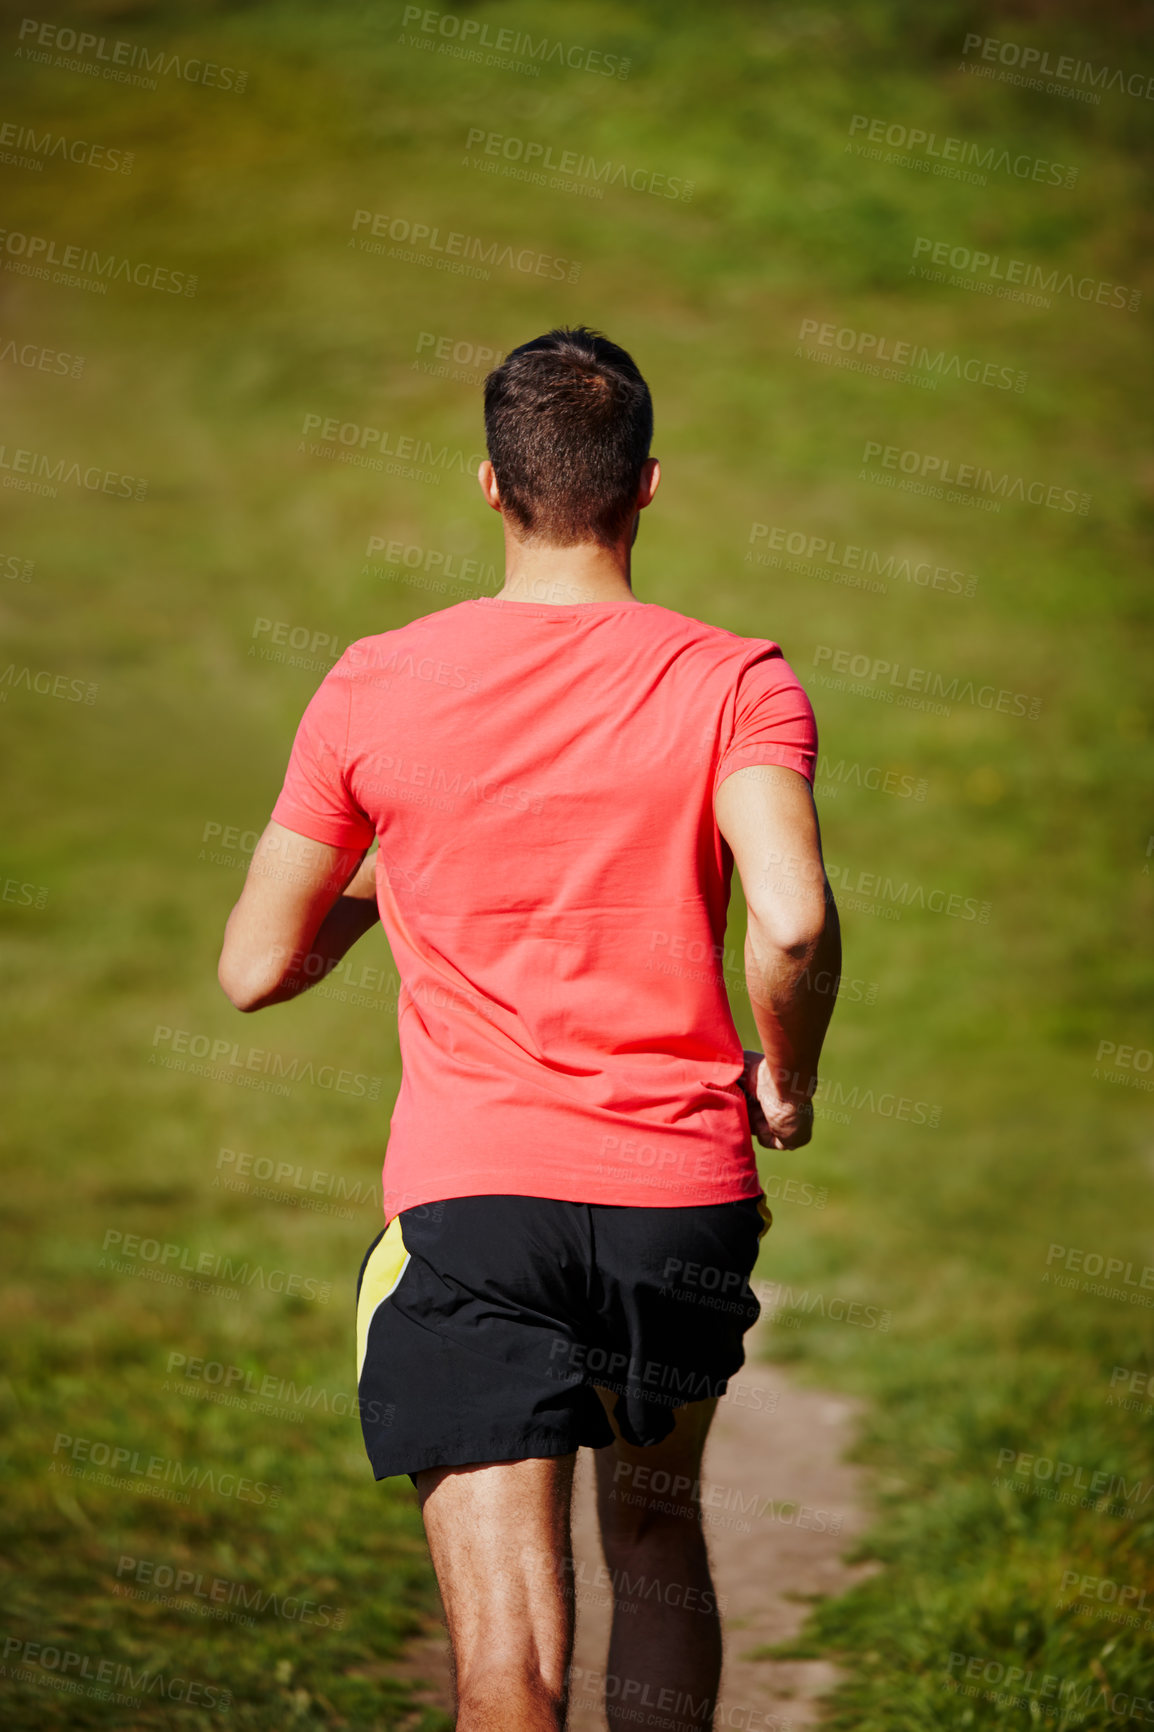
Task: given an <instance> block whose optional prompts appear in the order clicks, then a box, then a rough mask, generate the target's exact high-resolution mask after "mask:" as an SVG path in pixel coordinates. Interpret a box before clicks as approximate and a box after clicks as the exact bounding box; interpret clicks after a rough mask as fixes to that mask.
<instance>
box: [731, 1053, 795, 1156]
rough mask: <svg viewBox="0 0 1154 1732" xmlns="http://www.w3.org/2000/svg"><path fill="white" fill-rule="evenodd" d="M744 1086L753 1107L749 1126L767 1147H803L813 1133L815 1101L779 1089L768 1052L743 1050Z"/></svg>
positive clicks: (746, 1098)
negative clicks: (768, 1061) (783, 1092)
mask: <svg viewBox="0 0 1154 1732" xmlns="http://www.w3.org/2000/svg"><path fill="white" fill-rule="evenodd" d="M742 1056H743V1058H744V1059H745V1069H744V1070H743V1071H742V1073H741V1087H742V1092H743V1093H744V1095H745V1101H746V1105H747V1106H748V1108H749V1128H750V1130H751V1131H752V1132H753V1135H754V1136H755V1137H756V1138H757V1140H758V1142H759V1143H760V1144H761V1146H762V1148H763V1149H800V1148H803V1147H804V1146H805V1144H806V1143H808V1142H809V1140H810V1138H811V1137H812V1135H813V1104H812V1102H810V1101H808V1100H801V1099H798V1098H796V1097H794V1096H790V1095H783V1094H781V1093H780V1092H779V1090H778V1087H777V1083H776V1080H775V1078H774V1077H773V1075H772V1073H771V1071H770V1068H769V1066H768V1065H767V1064H766V1062H765V1054H764V1053H761V1052H747V1053H743V1054H742Z"/></svg>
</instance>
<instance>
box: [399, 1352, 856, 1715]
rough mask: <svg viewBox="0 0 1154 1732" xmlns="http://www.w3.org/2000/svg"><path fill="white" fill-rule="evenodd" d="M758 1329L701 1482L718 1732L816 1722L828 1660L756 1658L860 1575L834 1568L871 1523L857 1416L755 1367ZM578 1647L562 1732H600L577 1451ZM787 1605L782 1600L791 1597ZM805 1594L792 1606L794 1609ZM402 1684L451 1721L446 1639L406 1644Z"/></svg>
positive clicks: (717, 1425)
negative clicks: (851, 1447) (721, 1643)
mask: <svg viewBox="0 0 1154 1732" xmlns="http://www.w3.org/2000/svg"><path fill="white" fill-rule="evenodd" d="M757 1355H758V1331H756V1330H755V1331H754V1332H753V1333H752V1335H751V1336H749V1337H747V1361H746V1365H745V1367H744V1369H743V1370H742V1371H741V1373H740V1374H739V1375H738V1376H737V1377H736V1378H734V1379H733V1380H732V1382H731V1383H730V1386H729V1394H728V1395H727V1396H726V1397H725V1399H724V1400H723V1401H722V1402H721V1404H720V1406H719V1408H718V1412H717V1417H716V1419H715V1420H714V1422H713V1427H712V1430H711V1432H710V1437H709V1443H708V1445H707V1448H706V1453H705V1473H704V1476H703V1480H704V1484H705V1487H706V1495H707V1498H708V1497H709V1488H710V1487H713V1488H714V1490H713V1493H712V1499H713V1501H712V1503H711V1505H710V1507H708V1508H707V1509H706V1511H705V1520H706V1526H707V1532H708V1535H709V1554H710V1560H711V1564H712V1568H713V1577H714V1585H715V1587H716V1589H717V1593H718V1596H719V1599H720V1601H721V1603H722V1605H723V1607H724V1611H723V1617H722V1624H723V1628H724V1631H725V1666H724V1670H723V1673H722V1682H721V1700H720V1705H719V1708H718V1713H717V1722H716V1723H717V1726H718V1727H719V1728H723V1727H727V1726H743V1727H747V1726H754V1727H758V1728H762V1729H764V1732H786V1728H787V1727H789V1728H797V1727H806V1726H815V1725H817V1724H818V1723H819V1718H820V1716H819V1712H818V1700H817V1699H818V1698H819V1697H820V1696H821V1695H822V1694H823V1693H824V1692H825V1691H827V1690H828V1689H829V1688H830V1686H831V1685H832V1683H833V1682H834V1680H835V1678H836V1672H835V1669H834V1668H833V1667H832V1666H831V1665H830V1664H829V1663H828V1662H826V1661H824V1660H789V1661H784V1660H757V1659H752V1658H750V1655H751V1653H752V1652H753V1651H754V1650H756V1649H758V1648H760V1647H762V1646H764V1645H766V1644H769V1643H777V1642H783V1641H786V1640H788V1639H789V1638H790V1637H791V1636H794V1635H796V1633H797V1631H798V1630H799V1629H800V1628H801V1626H802V1624H803V1622H804V1621H805V1614H806V1610H807V1607H806V1604H805V1602H804V1600H803V1599H802V1598H800V1596H807V1595H812V1594H839V1593H844V1592H845V1590H846V1589H847V1588H848V1587H850V1586H852V1584H853V1583H854V1582H855V1581H859V1580H860V1579H861V1578H862V1577H863V1575H865V1574H866V1573H868V1568H869V1566H861V1565H858V1566H855V1567H853V1568H851V1567H850V1566H848V1565H847V1564H845V1563H843V1562H842V1554H843V1553H844V1552H845V1551H847V1550H848V1549H849V1547H850V1545H851V1543H852V1541H853V1540H854V1539H855V1538H856V1536H857V1535H858V1534H859V1533H860V1532H861V1531H862V1528H863V1526H864V1524H865V1514H866V1512H865V1509H864V1507H863V1505H864V1500H863V1487H862V1483H861V1472H860V1470H859V1469H857V1468H853V1467H851V1466H849V1465H847V1464H846V1463H845V1462H844V1461H843V1460H842V1456H843V1454H844V1452H845V1450H846V1448H847V1446H848V1444H849V1440H850V1437H851V1435H852V1430H853V1419H854V1414H855V1407H854V1404H853V1403H852V1402H851V1401H849V1400H847V1399H846V1398H845V1397H843V1396H835V1395H829V1394H826V1393H824V1392H822V1391H820V1390H811V1389H802V1388H800V1387H798V1385H796V1384H795V1383H793V1382H791V1381H790V1379H789V1378H788V1376H787V1375H786V1374H785V1373H784V1372H783V1371H782V1369H781V1368H780V1367H779V1366H773V1365H766V1364H764V1363H761V1362H759V1360H758V1357H757ZM573 1556H574V1570H575V1576H576V1581H577V1640H576V1645H575V1649H574V1655H573V1666H574V1681H573V1692H572V1699H571V1703H570V1711H569V1721H568V1727H569V1732H605V1716H604V1713H603V1711H602V1709H601V1706H600V1690H601V1679H602V1677H603V1674H604V1670H605V1653H606V1649H607V1645H608V1638H609V1614H610V1594H609V1590H608V1587H607V1586H602V1585H599V1584H601V1583H604V1582H605V1576H604V1575H602V1576H600V1577H599V1576H598V1569H599V1567H600V1566H601V1565H602V1556H601V1548H600V1543H599V1540H598V1536H597V1525H596V1518H595V1514H594V1507H593V1461H592V1457H591V1455H590V1453H589V1451H588V1450H582V1451H581V1453H580V1456H579V1457H578V1462H577V1489H576V1495H575V1498H574V1506H573ZM787 1596H788V1597H787ZM795 1596H799V1597H795ZM395 1670H396V1671H397V1672H398V1673H399V1674H400V1675H401V1676H403V1677H405V1678H407V1679H409V1680H412V1681H413V1682H414V1684H416V1683H417V1681H420V1682H421V1683H422V1684H424V1685H425V1688H418V1689H417V1692H416V1693H417V1695H418V1696H419V1697H420V1699H421V1700H423V1701H427V1702H431V1703H432V1702H435V1703H436V1705H437V1706H438V1707H440V1708H443V1709H444V1710H445V1711H446V1712H451V1711H452V1688H451V1681H450V1673H449V1661H448V1653H447V1648H446V1643H445V1638H444V1632H443V1630H440V1629H436V1630H433V1631H430V1633H429V1634H428V1635H427V1636H425V1637H423V1638H422V1639H421V1640H420V1641H418V1642H417V1643H415V1644H414V1646H413V1648H412V1649H411V1650H410V1654H409V1657H408V1659H407V1660H406V1662H405V1664H404V1666H403V1667H401V1668H396V1669H395Z"/></svg>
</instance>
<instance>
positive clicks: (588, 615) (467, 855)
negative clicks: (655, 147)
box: [274, 597, 816, 1218]
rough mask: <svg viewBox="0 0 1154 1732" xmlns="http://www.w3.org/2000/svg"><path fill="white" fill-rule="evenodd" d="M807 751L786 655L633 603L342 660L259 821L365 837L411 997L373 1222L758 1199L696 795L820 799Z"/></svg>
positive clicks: (449, 612) (471, 611) (811, 734)
mask: <svg viewBox="0 0 1154 1732" xmlns="http://www.w3.org/2000/svg"><path fill="white" fill-rule="evenodd" d="M341 742H343V745H342V744H341ZM815 753H816V736H815V730H814V725H813V715H812V710H811V709H810V706H809V703H808V700H807V699H806V697H805V694H804V692H803V691H802V689H801V687H800V685H799V684H798V682H797V680H796V678H795V677H794V675H793V674H792V672H791V670H790V668H789V667H788V664H787V663H786V662H785V661H784V660H783V659H782V657H781V654H780V651H779V650H778V649H777V646H776V645H774V644H772V643H771V642H769V641H768V640H765V639H749V638H739V637H736V636H734V635H733V634H732V633H730V632H727V631H724V630H721V629H720V628H718V627H715V626H711V625H707V624H703V623H702V622H700V621H698V620H695V619H691V618H688V617H686V616H685V615H683V614H679V613H675V612H673V611H672V610H670V609H667V608H663V607H658V606H654V605H649V604H644V603H641V602H637V601H619V602H606V603H600V602H593V603H581V604H574V605H570V606H558V605H552V604H535V603H529V602H510V601H505V600H500V599H497V598H488V597H487V598H482V599H478V600H473V601H467V602H462V603H459V604H458V605H456V606H454V607H450V608H447V609H445V610H443V611H442V612H439V613H436V614H432V615H428V616H426V617H424V618H422V619H419V620H416V621H414V622H413V623H412V624H410V625H408V626H404V627H402V628H400V629H399V630H396V631H391V632H385V633H382V634H381V635H379V636H377V637H370V638H364V639H361V640H360V641H359V642H358V643H356V644H354V645H353V646H352V648H351V649H350V650H349V651H347V652H346V654H345V655H344V656H343V657H342V658H341V661H340V662H339V663H338V664H337V666H336V667H335V668H334V669H333V670H332V672H331V673H330V674H329V675H328V677H327V678H326V680H325V681H324V683H323V684H322V686H321V688H320V690H319V691H318V693H317V695H316V697H315V698H314V699H313V701H312V703H311V704H310V705H309V709H308V711H307V712H306V716H305V718H304V720H303V722H302V725H301V729H300V732H299V734H298V737H297V742H296V745H295V746H294V750H293V757H292V762H291V764H290V769H289V775H288V777H287V779H286V784H285V790H284V793H283V794H282V796H281V799H280V800H279V801H278V803H277V806H276V809H275V811H274V818H275V819H276V821H277V822H279V823H281V824H283V825H284V826H285V827H286V828H288V829H296V830H299V831H301V832H302V833H303V834H306V835H309V836H312V837H315V838H317V839H318V840H323V841H327V842H330V843H333V844H335V845H339V846H359V847H363V846H365V845H366V844H367V843H368V842H369V841H371V839H372V837H373V836H374V835H376V836H377V837H378V838H379V843H380V847H379V865H378V873H377V884H378V899H379V903H380V908H381V915H382V921H383V924H384V926H385V930H386V933H387V936H388V939H389V943H390V945H391V947H392V951H393V956H394V959H395V961H396V964H397V968H398V970H399V973H400V976H401V981H402V990H401V995H400V1004H399V1022H400V1044H401V1055H402V1065H403V1081H402V1086H401V1091H400V1095H399V1097H398V1100H397V1105H396V1109H395V1111H394V1114H393V1119H392V1128H391V1136H390V1143H389V1154H388V1160H387V1163H386V1168H385V1212H386V1216H387V1217H390V1218H391V1217H392V1215H394V1214H395V1213H396V1212H397V1211H398V1210H400V1209H402V1208H408V1207H411V1206H413V1205H415V1204H418V1203H422V1202H431V1201H435V1200H437V1199H440V1198H445V1197H452V1196H469V1195H479V1194H485V1193H499V1192H506V1193H519V1194H522V1195H528V1196H540V1197H554V1198H563V1199H569V1200H572V1201H577V1202H590V1203H616V1204H633V1205H650V1206H672V1205H695V1204H707V1203H720V1202H727V1201H732V1200H736V1199H738V1198H742V1197H749V1196H755V1195H756V1194H757V1192H758V1190H759V1184H758V1180H757V1172H756V1166H755V1162H754V1158H753V1150H752V1144H751V1141H750V1135H749V1126H748V1119H747V1116H746V1110H745V1106H744V1102H743V1099H742V1095H741V1092H740V1089H739V1087H738V1082H737V1079H738V1077H739V1076H740V1074H741V1071H742V1051H741V1043H740V1040H739V1038H738V1036H737V1033H736V1031H735V1029H734V1025H733V1020H732V1016H731V1013H730V1009H729V1002H728V997H727V994H726V990H725V985H724V979H723V974H722V968H721V955H722V946H723V943H724V935H725V925H726V910H727V905H728V900H729V884H730V875H731V870H732V856H731V855H730V853H729V849H728V847H727V845H726V844H725V842H724V840H723V839H722V837H721V835H720V833H719V831H718V829H717V825H716V821H715V818H714V814H713V794H714V791H715V789H716V787H717V786H718V784H719V783H720V782H721V781H722V780H723V779H724V777H725V776H727V775H729V774H730V773H731V772H732V771H733V770H736V769H739V768H741V767H743V766H745V765H750V764H780V765H783V766H785V767H786V768H789V769H792V770H796V771H798V772H799V773H800V774H802V775H804V776H806V777H807V779H809V780H811V781H812V775H813V765H814V757H815ZM450 1103H451V1109H452V1118H453V1121H454V1123H455V1124H456V1125H457V1126H458V1127H459V1128H458V1129H457V1130H456V1131H455V1132H452V1131H448V1130H447V1129H446V1118H447V1112H448V1108H449V1105H450Z"/></svg>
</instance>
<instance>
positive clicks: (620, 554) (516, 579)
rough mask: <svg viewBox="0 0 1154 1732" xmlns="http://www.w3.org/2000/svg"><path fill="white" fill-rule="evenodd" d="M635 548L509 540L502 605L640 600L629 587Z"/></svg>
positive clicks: (500, 594)
mask: <svg viewBox="0 0 1154 1732" xmlns="http://www.w3.org/2000/svg"><path fill="white" fill-rule="evenodd" d="M630 552H631V544H628V543H627V544H625V545H623V546H618V547H600V546H598V545H597V544H596V543H594V542H581V543H580V544H579V545H578V546H576V547H553V546H550V545H548V544H538V543H530V544H526V543H525V542H523V541H517V540H516V539H515V538H514V537H513V536H511V535H509V534H508V533H506V536H505V587H504V588H503V589H501V590H499V591H498V592H497V600H498V601H535V602H542V603H545V604H546V605H550V606H554V607H565V606H573V605H574V604H576V603H580V602H629V601H636V599H637V598H636V597H635V596H634V594H633V587H632V584H631V582H630Z"/></svg>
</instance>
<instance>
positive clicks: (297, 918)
mask: <svg viewBox="0 0 1154 1732" xmlns="http://www.w3.org/2000/svg"><path fill="white" fill-rule="evenodd" d="M378 919H379V912H378V909H377V899H376V856H375V855H371V854H368V853H367V852H366V851H364V850H363V849H360V848H333V847H330V846H329V844H328V843H326V842H314V841H313V840H312V838H311V837H308V836H299V835H297V833H296V832H295V831H294V830H286V829H285V828H284V826H283V825H282V824H276V823H270V824H269V826H268V828H267V829H266V830H265V832H264V834H263V836H262V837H261V839H260V841H259V842H258V843H257V845H256V849H255V852H254V853H253V857H252V860H251V862H250V864H249V869H248V876H247V878H246V879H245V884H244V889H243V890H242V891H241V894H240V899H239V901H238V902H237V904H236V907H235V908H234V909H233V911H232V913H231V914H230V915H229V918H228V925H227V926H226V927H225V933H224V948H223V949H222V951H221V953H220V967H219V969H218V976H219V979H220V984H221V986H222V987H223V988H224V991H225V993H226V994H227V996H228V997H229V999H230V1000H231V1001H232V1003H233V1004H234V1005H235V1006H236V1008H237V1010H246V1011H248V1010H263V1009H264V1008H265V1006H266V1005H270V1004H283V1003H284V1002H285V1000H286V999H290V998H296V997H297V995H298V994H299V993H302V992H304V991H306V989H307V988H308V987H310V986H315V985H316V983H317V981H318V980H323V979H324V978H325V976H326V975H327V974H329V973H331V971H332V970H333V969H334V968H335V967H336V965H337V963H338V962H339V961H340V960H341V958H342V957H343V956H344V955H345V953H346V952H347V951H348V950H349V949H351V947H352V946H353V945H354V944H355V943H356V941H357V939H358V938H360V937H361V936H362V935H363V934H364V933H366V932H367V931H368V930H369V928H370V927H371V926H372V925H373V924H374V923H375V922H376V921H377V920H378Z"/></svg>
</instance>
